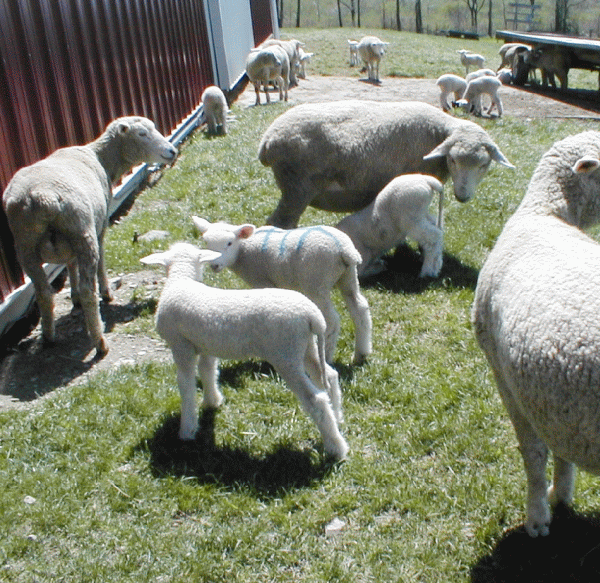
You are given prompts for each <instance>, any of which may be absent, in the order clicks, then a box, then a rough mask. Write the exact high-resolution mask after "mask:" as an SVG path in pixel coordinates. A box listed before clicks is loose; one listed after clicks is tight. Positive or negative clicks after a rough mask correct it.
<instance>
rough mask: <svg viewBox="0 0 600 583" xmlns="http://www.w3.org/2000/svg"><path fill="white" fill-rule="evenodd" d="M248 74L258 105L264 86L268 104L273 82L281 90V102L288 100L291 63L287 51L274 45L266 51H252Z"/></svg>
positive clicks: (248, 62)
mask: <svg viewBox="0 0 600 583" xmlns="http://www.w3.org/2000/svg"><path fill="white" fill-rule="evenodd" d="M246 74H247V75H248V79H250V82H251V83H252V84H253V85H254V91H255V92H256V103H255V105H260V87H261V85H262V87H263V89H264V92H265V98H266V100H267V103H270V102H271V98H270V97H269V83H270V82H271V81H273V82H274V83H275V85H276V86H277V88H278V89H279V101H283V100H284V95H285V101H287V100H288V87H289V83H290V61H289V58H288V55H287V53H286V52H285V50H284V49H283V48H282V47H280V46H278V45H273V46H270V47H268V48H264V49H255V50H252V51H250V54H249V55H248V58H247V59H246Z"/></svg>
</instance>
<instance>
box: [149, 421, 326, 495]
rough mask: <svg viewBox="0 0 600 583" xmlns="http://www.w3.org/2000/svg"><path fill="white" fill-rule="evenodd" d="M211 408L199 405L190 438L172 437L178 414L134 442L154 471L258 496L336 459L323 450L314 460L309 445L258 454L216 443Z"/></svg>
mask: <svg viewBox="0 0 600 583" xmlns="http://www.w3.org/2000/svg"><path fill="white" fill-rule="evenodd" d="M216 414H217V412H216V411H214V410H212V411H204V412H203V413H202V416H201V418H200V429H199V430H198V434H197V436H196V439H195V440H194V441H190V442H184V441H181V440H180V439H179V437H178V431H179V422H180V417H179V416H178V415H177V416H173V417H171V418H170V419H167V420H166V422H165V423H164V424H163V426H162V427H160V428H159V429H158V431H157V432H156V433H155V435H154V436H153V437H152V438H151V439H149V440H148V441H146V442H144V444H142V445H140V448H143V449H144V450H148V451H149V452H150V455H151V464H152V468H153V470H154V472H155V474H156V475H158V476H177V477H192V478H196V479H197V480H198V481H199V482H200V483H202V484H223V485H225V486H229V487H239V486H246V487H248V488H249V489H251V490H253V491H255V492H257V493H258V494H259V495H260V496H267V497H274V496H278V495H281V494H282V493H283V492H285V491H288V490H290V489H293V488H305V487H308V486H311V485H312V484H313V483H314V482H317V481H320V480H322V479H323V477H324V476H326V475H327V474H328V473H330V472H331V471H332V469H333V468H334V467H335V465H336V463H335V462H333V461H332V460H331V459H328V458H326V457H325V456H324V455H323V456H319V459H318V461H315V459H314V458H315V453H314V450H313V449H307V450H304V451H301V450H297V449H292V448H290V447H285V446H279V447H277V448H276V449H274V450H273V451H272V452H270V453H267V454H266V455H264V456H257V455H253V454H252V453H251V452H249V451H246V450H244V449H241V448H231V447H227V446H225V447H223V446H217V445H216V443H215V415H216Z"/></svg>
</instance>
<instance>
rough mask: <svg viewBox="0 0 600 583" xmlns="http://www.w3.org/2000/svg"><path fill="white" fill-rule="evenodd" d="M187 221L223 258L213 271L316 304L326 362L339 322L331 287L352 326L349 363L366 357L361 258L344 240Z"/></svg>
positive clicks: (323, 232)
mask: <svg viewBox="0 0 600 583" xmlns="http://www.w3.org/2000/svg"><path fill="white" fill-rule="evenodd" d="M192 219H193V221H194V224H195V225H196V228H197V229H198V230H199V231H200V233H201V234H202V238H203V240H204V242H205V243H206V245H207V247H208V248H209V249H211V250H213V251H218V252H220V253H222V255H221V257H220V258H219V259H218V260H216V261H213V262H212V264H211V265H212V267H213V268H215V269H216V270H218V271H220V270H221V269H223V268H224V267H229V268H230V269H232V270H233V271H234V272H235V273H236V274H237V275H239V276H240V277H241V278H242V279H243V280H244V281H245V282H246V283H248V285H250V286H252V287H279V288H286V289H294V290H296V291H299V292H302V293H303V294H304V295H306V296H307V297H308V298H310V299H311V300H312V301H313V302H315V304H317V306H318V307H319V309H320V310H321V312H323V315H324V316H325V321H326V323H327V334H326V347H325V357H326V359H327V361H328V362H332V361H333V356H334V353H335V347H336V344H337V339H338V336H339V333H340V317H339V315H338V313H337V311H336V309H335V306H334V304H333V301H332V299H331V291H332V289H333V288H334V287H337V288H338V289H339V290H340V292H341V294H342V297H343V299H344V302H345V304H346V306H347V307H348V311H349V312H350V315H351V317H352V321H353V322H354V326H355V333H356V341H355V351H354V361H355V362H356V363H362V362H363V361H364V360H365V358H366V357H367V356H368V355H369V354H370V353H371V350H372V346H371V328H372V324H371V313H370V311H369V304H368V302H367V300H366V298H365V297H364V296H363V295H362V294H361V292H360V287H359V285H358V278H357V265H358V264H359V263H360V260H361V258H360V255H359V253H358V251H357V250H356V249H355V248H354V245H353V244H352V241H351V240H350V239H349V238H348V236H347V235H345V234H344V233H342V232H340V231H338V230H337V229H334V228H333V227H325V226H316V227H307V228H304V229H293V230H291V231H285V230H282V229H276V228H275V227H261V228H260V229H255V227H254V225H249V224H246V225H229V224H227V223H209V222H208V221H207V220H206V219H202V218H200V217H192Z"/></svg>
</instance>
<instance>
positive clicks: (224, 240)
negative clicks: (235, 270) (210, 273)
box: [202, 224, 241, 272]
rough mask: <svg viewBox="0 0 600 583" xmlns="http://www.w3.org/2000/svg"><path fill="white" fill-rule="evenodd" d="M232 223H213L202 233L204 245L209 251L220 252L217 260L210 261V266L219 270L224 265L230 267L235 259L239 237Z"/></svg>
mask: <svg viewBox="0 0 600 583" xmlns="http://www.w3.org/2000/svg"><path fill="white" fill-rule="evenodd" d="M236 229H237V228H236V227H234V226H233V225H225V224H222V225H219V224H216V225H213V226H211V227H210V228H209V229H208V230H207V231H206V232H204V233H203V234H202V238H203V239H204V242H205V243H206V246H207V247H208V248H209V249H210V250H211V251H217V252H218V253H220V254H221V255H220V257H219V259H218V260H216V261H213V262H211V264H210V266H211V268H212V269H213V270H214V271H216V272H219V271H221V270H223V269H224V268H225V267H230V266H231V265H233V264H234V263H235V261H236V260H237V256H238V253H239V250H240V244H241V239H240V238H239V236H238V234H237V233H236Z"/></svg>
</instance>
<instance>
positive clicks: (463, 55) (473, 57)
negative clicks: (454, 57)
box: [456, 49, 485, 75]
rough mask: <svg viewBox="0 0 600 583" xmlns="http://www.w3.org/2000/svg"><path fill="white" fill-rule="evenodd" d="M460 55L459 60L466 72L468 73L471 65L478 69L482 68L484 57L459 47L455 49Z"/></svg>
mask: <svg viewBox="0 0 600 583" xmlns="http://www.w3.org/2000/svg"><path fill="white" fill-rule="evenodd" d="M456 52H457V53H458V54H459V55H460V62H461V63H462V64H463V65H464V67H465V70H466V74H467V75H468V74H469V68H470V67H471V66H473V67H477V68H478V69H483V64H484V63H485V57H483V56H482V55H478V54H477V53H472V52H471V51H468V50H466V49H460V50H459V51H456Z"/></svg>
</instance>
